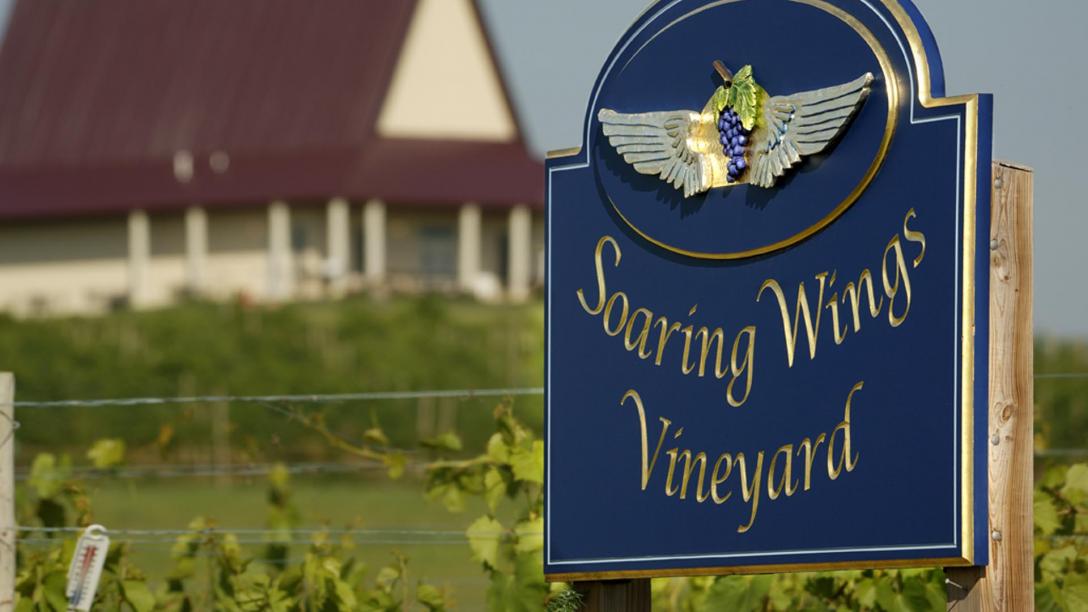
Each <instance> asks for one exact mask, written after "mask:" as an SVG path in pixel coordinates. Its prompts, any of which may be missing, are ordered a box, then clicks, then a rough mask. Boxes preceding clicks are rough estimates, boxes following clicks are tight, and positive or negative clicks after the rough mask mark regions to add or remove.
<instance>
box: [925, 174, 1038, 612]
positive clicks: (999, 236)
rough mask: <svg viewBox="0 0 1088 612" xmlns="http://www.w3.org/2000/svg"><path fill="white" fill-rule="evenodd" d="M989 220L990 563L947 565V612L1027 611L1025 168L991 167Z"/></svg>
mask: <svg viewBox="0 0 1088 612" xmlns="http://www.w3.org/2000/svg"><path fill="white" fill-rule="evenodd" d="M993 181H994V182H993V198H992V200H991V202H992V211H993V215H992V219H991V222H990V240H991V242H990V406H989V410H990V420H989V424H990V440H989V442H990V444H989V451H990V460H989V486H990V499H989V504H990V506H989V507H990V510H989V514H990V565H989V566H987V567H985V568H949V569H946V570H945V574H946V575H947V577H948V584H947V586H948V609H949V610H957V611H963V612H967V611H975V610H985V611H987V612H989V611H997V610H1016V611H1019V610H1031V609H1033V608H1034V595H1035V584H1034V579H1035V574H1034V541H1033V540H1032V533H1033V527H1032V492H1033V489H1034V486H1033V475H1032V461H1033V458H1034V457H1033V455H1034V440H1033V417H1034V415H1033V412H1034V393H1033V389H1032V385H1033V379H1032V371H1033V368H1034V354H1033V347H1032V340H1033V335H1032V247H1033V238H1032V235H1033V234H1032V215H1033V203H1032V171H1031V170H1029V169H1027V168H1024V167H1022V166H1016V165H1013V164H1010V163H1008V162H995V163H994V166H993Z"/></svg>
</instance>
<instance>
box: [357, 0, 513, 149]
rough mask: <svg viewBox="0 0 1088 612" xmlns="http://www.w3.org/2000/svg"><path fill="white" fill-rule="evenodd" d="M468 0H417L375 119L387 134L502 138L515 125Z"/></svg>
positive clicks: (380, 130)
mask: <svg viewBox="0 0 1088 612" xmlns="http://www.w3.org/2000/svg"><path fill="white" fill-rule="evenodd" d="M470 2H472V0H419V2H418V3H417V5H416V11H415V15H413V17H412V23H411V25H410V26H409V29H408V35H407V37H406V38H405V41H404V46H403V47H402V48H401V55H400V58H399V59H398V60H397V65H396V69H395V72H394V73H393V79H392V82H391V84H390V87H389V91H388V92H387V93H386V97H385V102H384V103H383V106H382V111H381V114H380V115H379V117H378V126H377V129H378V133H379V134H381V135H382V136H387V137H393V138H431V139H439V140H441V139H455V140H483V141H491V142H496V141H498V142H509V141H512V140H515V139H516V138H517V125H516V123H515V121H514V116H513V113H512V112H511V110H510V107H509V105H508V104H507V101H506V96H505V94H504V92H503V86H502V80H501V78H500V76H499V75H498V73H497V72H496V70H497V68H496V67H495V65H494V63H493V62H492V61H491V57H490V53H489V51H488V48H487V39H486V38H485V34H484V32H483V30H482V28H481V27H480V22H479V21H478V20H477V18H476V15H475V9H474V7H473V6H472V5H471V4H470Z"/></svg>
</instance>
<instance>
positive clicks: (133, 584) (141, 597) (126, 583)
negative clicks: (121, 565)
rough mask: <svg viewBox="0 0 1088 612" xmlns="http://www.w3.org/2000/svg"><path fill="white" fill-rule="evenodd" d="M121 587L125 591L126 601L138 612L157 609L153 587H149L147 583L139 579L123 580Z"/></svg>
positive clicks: (149, 611) (148, 611)
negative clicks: (152, 591)
mask: <svg viewBox="0 0 1088 612" xmlns="http://www.w3.org/2000/svg"><path fill="white" fill-rule="evenodd" d="M121 588H122V589H124V592H125V601H127V602H128V603H129V605H131V606H132V607H133V608H134V609H135V610H136V612H151V610H154V609H155V596H154V595H152V594H151V589H149V588H147V584H145V583H144V582H141V581H139V580H122V581H121Z"/></svg>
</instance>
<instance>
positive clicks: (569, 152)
mask: <svg viewBox="0 0 1088 612" xmlns="http://www.w3.org/2000/svg"><path fill="white" fill-rule="evenodd" d="M581 152H582V147H567V148H566V149H552V150H551V151H548V152H547V153H545V154H544V159H559V158H560V157H574V156H575V155H578V154H579V153H581Z"/></svg>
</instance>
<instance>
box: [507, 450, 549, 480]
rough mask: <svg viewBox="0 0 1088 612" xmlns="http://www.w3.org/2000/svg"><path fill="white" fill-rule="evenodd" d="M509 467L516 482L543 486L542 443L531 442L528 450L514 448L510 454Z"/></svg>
mask: <svg viewBox="0 0 1088 612" xmlns="http://www.w3.org/2000/svg"><path fill="white" fill-rule="evenodd" d="M510 466H511V467H512V468H514V477H515V478H517V479H518V480H524V481H526V482H536V483H539V484H544V442H542V441H540V440H533V445H532V447H531V448H530V449H529V450H525V449H523V448H515V449H514V451H513V452H512V453H510Z"/></svg>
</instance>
